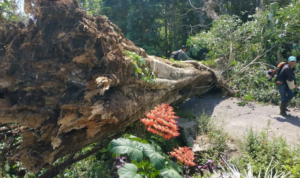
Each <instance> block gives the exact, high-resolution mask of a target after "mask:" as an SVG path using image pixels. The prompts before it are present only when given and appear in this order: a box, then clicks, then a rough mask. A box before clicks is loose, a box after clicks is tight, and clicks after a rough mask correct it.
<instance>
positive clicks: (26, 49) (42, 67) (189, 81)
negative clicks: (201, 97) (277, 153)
mask: <svg viewBox="0 0 300 178" xmlns="http://www.w3.org/2000/svg"><path fill="white" fill-rule="evenodd" d="M40 8H41V9H42V10H41V11H39V12H40V13H38V14H36V18H37V24H34V23H30V24H29V25H28V27H27V28H23V29H21V28H19V27H17V26H15V25H13V24H9V25H6V27H5V28H4V29H0V43H2V44H5V46H6V48H5V49H4V47H1V48H3V49H1V50H0V67H1V68H0V69H1V74H2V76H1V78H0V93H1V95H0V106H1V107H0V125H2V126H4V125H6V126H7V125H8V124H11V123H16V124H17V127H14V128H16V129H17V130H15V131H14V134H13V136H16V135H17V133H20V134H21V135H22V138H23V141H22V142H21V143H20V144H15V143H14V142H13V143H12V142H11V141H9V140H6V141H8V142H7V143H8V148H7V149H6V150H5V152H4V151H2V155H0V156H2V157H1V158H6V159H11V160H15V161H21V162H22V166H23V167H25V168H26V169H28V170H30V171H33V172H38V171H40V170H41V169H42V168H51V165H52V163H53V162H54V161H56V160H57V159H58V158H62V157H64V156H65V155H67V154H71V153H75V152H77V151H79V150H81V149H82V148H84V147H86V146H88V145H90V144H92V143H95V142H99V141H101V140H103V139H105V138H107V137H108V136H110V135H112V134H115V133H118V132H120V131H121V130H123V129H124V128H126V127H127V126H129V125H130V124H131V123H133V122H134V121H136V120H137V119H139V118H140V117H143V115H144V113H145V111H148V110H150V109H152V108H153V107H154V106H155V105H156V104H160V103H178V102H182V101H184V100H185V99H187V98H188V97H191V96H193V95H195V94H202V93H204V92H206V91H207V90H208V89H209V88H210V87H211V86H215V87H220V88H222V89H224V91H227V92H228V93H229V94H234V92H232V91H231V90H230V89H229V88H228V87H227V86H226V85H224V84H223V83H222V82H221V81H220V80H219V79H218V77H217V76H216V74H215V72H214V71H212V70H211V69H209V68H207V67H206V66H204V65H201V64H200V63H199V62H196V61H185V64H176V63H173V62H171V61H169V60H164V59H161V58H157V57H155V56H148V55H147V54H146V53H145V51H144V50H143V49H141V48H139V47H137V46H135V45H134V44H133V43H132V42H131V41H129V40H128V39H126V38H125V37H124V35H123V34H122V32H121V30H120V29H119V28H118V27H117V26H116V25H114V24H113V23H111V22H110V21H109V20H108V19H107V18H105V17H102V16H98V17H97V18H94V17H92V16H90V15H87V14H86V12H85V11H83V10H80V9H78V8H75V5H74V4H73V2H72V1H63V2H59V3H56V2H50V1H46V2H45V1H44V2H41V3H40V4H37V9H38V10H39V9H40ZM123 50H128V51H132V52H136V53H139V54H140V55H141V56H142V57H144V58H145V60H146V65H147V66H148V67H149V69H150V70H151V71H153V72H154V73H155V75H156V76H157V79H156V80H155V81H154V83H153V84H148V83H145V82H143V81H142V80H141V79H139V78H136V77H135V76H134V75H133V74H134V67H133V65H132V62H131V61H132V60H133V59H130V58H129V57H127V56H125V55H124V53H123ZM20 126H22V128H23V129H19V127H20ZM24 128H25V129H24ZM3 139H4V138H3ZM1 160H2V161H4V159H1Z"/></svg>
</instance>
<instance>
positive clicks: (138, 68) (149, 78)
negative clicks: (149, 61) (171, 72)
mask: <svg viewBox="0 0 300 178" xmlns="http://www.w3.org/2000/svg"><path fill="white" fill-rule="evenodd" d="M125 55H126V56H127V57H129V58H130V59H131V60H132V64H133V66H134V70H135V71H134V75H135V76H136V77H140V78H141V79H142V80H143V81H144V82H147V83H150V84H151V83H153V81H154V79H156V75H155V74H154V73H153V72H152V71H150V69H149V68H148V67H147V65H146V59H145V58H143V57H141V56H139V55H138V54H137V53H135V52H130V51H125Z"/></svg>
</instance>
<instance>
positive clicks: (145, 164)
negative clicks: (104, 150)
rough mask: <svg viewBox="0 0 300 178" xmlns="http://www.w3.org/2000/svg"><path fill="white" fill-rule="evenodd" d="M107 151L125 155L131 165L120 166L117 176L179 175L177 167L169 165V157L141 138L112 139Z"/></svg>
mask: <svg viewBox="0 0 300 178" xmlns="http://www.w3.org/2000/svg"><path fill="white" fill-rule="evenodd" d="M108 151H110V152H111V153H113V154H117V155H126V156H127V157H128V159H129V160H131V163H126V164H125V166H126V165H127V166H126V167H124V166H122V168H123V169H119V170H118V174H119V176H123V177H124V176H128V175H130V176H131V177H134V176H137V177H139V176H142V175H143V176H148V177H156V176H158V175H162V176H163V177H164V178H165V177H168V175H172V174H175V173H176V174H175V175H180V174H179V173H178V172H180V170H179V169H178V166H176V164H175V165H174V163H171V161H170V160H169V157H168V156H167V155H165V154H163V152H162V149H161V148H160V147H159V146H158V145H157V144H155V143H154V142H152V144H149V143H148V142H147V141H146V140H143V139H141V138H138V137H135V136H132V135H125V138H118V139H114V140H112V141H111V142H110V144H109V146H108ZM146 158H147V159H146Z"/></svg>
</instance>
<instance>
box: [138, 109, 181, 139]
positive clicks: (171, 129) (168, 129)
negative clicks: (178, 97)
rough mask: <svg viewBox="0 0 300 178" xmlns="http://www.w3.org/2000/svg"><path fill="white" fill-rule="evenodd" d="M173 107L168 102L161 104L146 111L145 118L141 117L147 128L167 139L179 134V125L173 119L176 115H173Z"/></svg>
mask: <svg viewBox="0 0 300 178" xmlns="http://www.w3.org/2000/svg"><path fill="white" fill-rule="evenodd" d="M174 114H175V112H173V108H172V107H171V106H170V105H169V104H161V105H158V106H157V107H155V108H154V109H153V110H151V111H150V112H149V113H146V116H147V118H143V119H141V122H142V123H143V124H145V126H146V127H147V130H148V131H149V132H152V133H154V134H157V135H161V136H163V137H164V139H166V140H168V139H170V138H172V137H177V136H179V135H180V133H179V132H178V130H179V127H178V126H177V125H176V123H177V121H175V119H177V118H178V116H175V115H174Z"/></svg>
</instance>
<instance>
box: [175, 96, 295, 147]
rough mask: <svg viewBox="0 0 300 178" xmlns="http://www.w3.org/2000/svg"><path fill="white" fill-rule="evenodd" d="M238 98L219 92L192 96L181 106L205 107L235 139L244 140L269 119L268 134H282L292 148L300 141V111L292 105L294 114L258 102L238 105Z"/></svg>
mask: <svg viewBox="0 0 300 178" xmlns="http://www.w3.org/2000/svg"><path fill="white" fill-rule="evenodd" d="M239 102H241V101H240V100H239V99H237V98H224V97H222V96H220V95H209V96H205V97H202V98H196V97H195V98H191V99H189V100H187V101H186V102H184V103H183V104H182V105H181V106H180V107H181V108H183V109H188V110H191V111H193V112H194V113H195V114H197V115H198V114H199V113H200V114H201V113H202V111H203V109H205V112H206V113H208V114H210V115H211V116H212V118H213V119H214V120H215V121H216V123H217V124H220V125H222V126H223V127H224V129H225V132H227V133H228V134H229V136H230V137H231V138H233V139H243V138H245V137H244V135H245V134H246V133H247V130H248V129H249V128H250V127H252V128H253V129H254V130H257V131H261V130H262V129H264V128H266V127H267V125H268V122H270V129H269V136H270V138H271V137H272V136H282V137H283V138H285V139H286V141H287V143H288V144H289V145H290V146H291V147H293V146H294V145H296V144H299V143H300V111H299V110H297V109H295V108H289V109H290V110H291V112H289V113H290V114H291V115H292V117H282V116H280V115H279V106H274V105H262V104H259V103H256V102H251V103H248V104H247V105H245V106H238V103H239Z"/></svg>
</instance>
